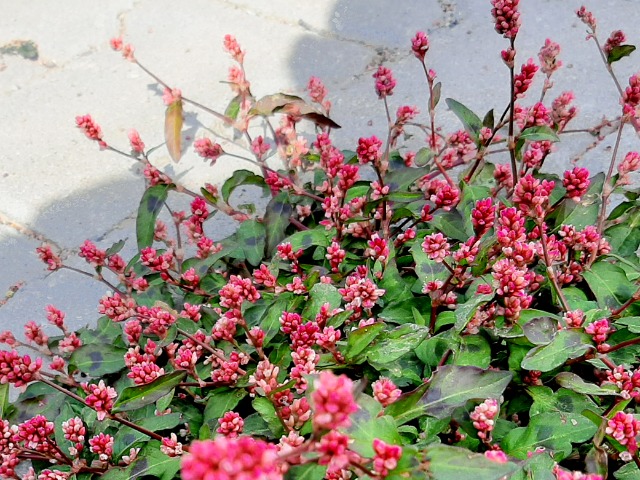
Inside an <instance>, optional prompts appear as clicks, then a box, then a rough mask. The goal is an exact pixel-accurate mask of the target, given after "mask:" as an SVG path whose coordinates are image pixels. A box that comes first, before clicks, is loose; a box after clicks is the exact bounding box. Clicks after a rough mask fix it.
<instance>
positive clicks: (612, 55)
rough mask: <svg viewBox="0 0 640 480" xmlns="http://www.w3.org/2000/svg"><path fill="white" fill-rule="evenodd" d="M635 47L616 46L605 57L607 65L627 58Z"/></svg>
mask: <svg viewBox="0 0 640 480" xmlns="http://www.w3.org/2000/svg"><path fill="white" fill-rule="evenodd" d="M635 49H636V47H635V45H617V46H615V47H613V48H612V49H611V52H609V55H607V63H609V65H611V64H612V63H613V62H617V61H618V60H621V59H622V58H624V57H628V56H629V55H631V54H632V53H633V52H634V51H635Z"/></svg>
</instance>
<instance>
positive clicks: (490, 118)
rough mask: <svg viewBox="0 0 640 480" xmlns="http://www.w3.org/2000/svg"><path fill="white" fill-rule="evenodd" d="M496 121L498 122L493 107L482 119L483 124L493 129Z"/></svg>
mask: <svg viewBox="0 0 640 480" xmlns="http://www.w3.org/2000/svg"><path fill="white" fill-rule="evenodd" d="M495 123H496V122H495V120H494V118H493V108H492V109H491V110H489V111H488V112H487V113H486V114H485V116H484V118H483V119H482V126H483V127H487V128H490V129H491V130H493V127H494V125H495Z"/></svg>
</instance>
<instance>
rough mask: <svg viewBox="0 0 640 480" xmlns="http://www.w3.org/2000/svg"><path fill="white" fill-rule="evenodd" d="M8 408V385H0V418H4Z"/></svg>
mask: <svg viewBox="0 0 640 480" xmlns="http://www.w3.org/2000/svg"><path fill="white" fill-rule="evenodd" d="M8 406H9V384H8V383H3V384H1V385H0V418H6V413H7V407H8Z"/></svg>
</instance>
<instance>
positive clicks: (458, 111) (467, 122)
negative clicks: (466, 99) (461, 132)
mask: <svg viewBox="0 0 640 480" xmlns="http://www.w3.org/2000/svg"><path fill="white" fill-rule="evenodd" d="M445 101H446V102H447V105H448V106H449V108H450V109H451V111H452V112H453V113H454V114H455V115H456V117H458V118H459V119H460V121H461V122H462V125H464V129H465V130H466V131H467V132H468V133H469V135H471V137H472V138H473V139H474V140H476V141H477V140H478V138H479V137H480V130H482V120H480V117H478V116H477V115H476V114H475V113H473V112H472V111H471V110H469V109H468V108H467V107H465V106H464V105H463V104H461V103H460V102H458V101H456V100H454V99H453V98H447V99H446V100H445Z"/></svg>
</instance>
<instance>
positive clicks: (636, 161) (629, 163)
mask: <svg viewBox="0 0 640 480" xmlns="http://www.w3.org/2000/svg"><path fill="white" fill-rule="evenodd" d="M638 170H640V153H638V152H629V153H627V154H626V155H625V156H624V159H623V160H622V162H620V164H619V165H618V175H619V177H618V182H617V184H618V185H629V184H630V183H631V179H630V177H629V174H630V173H632V172H636V171H638Z"/></svg>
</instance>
